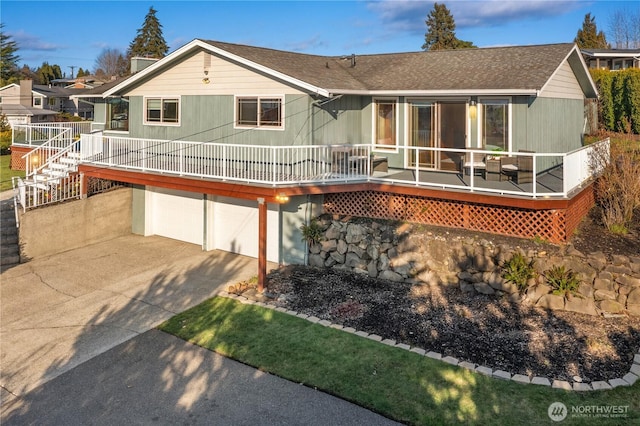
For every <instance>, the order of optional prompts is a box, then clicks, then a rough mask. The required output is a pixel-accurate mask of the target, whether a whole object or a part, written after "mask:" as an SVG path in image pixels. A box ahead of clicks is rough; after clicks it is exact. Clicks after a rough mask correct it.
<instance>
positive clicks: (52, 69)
mask: <svg viewBox="0 0 640 426" xmlns="http://www.w3.org/2000/svg"><path fill="white" fill-rule="evenodd" d="M57 78H62V70H61V69H60V65H49V63H48V62H43V63H42V65H41V66H40V68H38V69H37V70H36V82H37V84H49V83H51V81H53V80H55V79H57Z"/></svg>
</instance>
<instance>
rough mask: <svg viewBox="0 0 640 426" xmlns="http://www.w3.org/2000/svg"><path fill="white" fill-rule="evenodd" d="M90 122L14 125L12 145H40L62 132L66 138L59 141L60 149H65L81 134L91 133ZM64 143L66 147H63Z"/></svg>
mask: <svg viewBox="0 0 640 426" xmlns="http://www.w3.org/2000/svg"><path fill="white" fill-rule="evenodd" d="M91 123H92V122H91V121H68V122H67V121H65V122H59V123H39V124H14V125H13V126H12V130H13V131H12V132H11V143H12V144H13V145H18V146H21V145H26V146H33V145H41V144H43V143H45V142H47V141H49V140H51V139H53V138H55V137H57V136H58V135H59V134H60V133H62V132H63V131H64V133H65V134H66V136H65V137H64V138H60V139H59V143H60V147H65V146H66V145H68V144H69V143H71V142H72V141H73V140H74V139H78V138H79V137H80V135H81V134H83V133H91ZM65 143H66V145H65Z"/></svg>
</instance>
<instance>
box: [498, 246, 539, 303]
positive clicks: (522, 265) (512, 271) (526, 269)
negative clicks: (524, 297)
mask: <svg viewBox="0 0 640 426" xmlns="http://www.w3.org/2000/svg"><path fill="white" fill-rule="evenodd" d="M533 264H534V261H533V260H531V261H528V262H527V259H526V258H525V257H524V255H523V254H522V253H520V252H516V253H514V254H513V255H512V256H511V258H510V259H509V260H506V261H505V262H504V263H503V264H502V278H504V279H505V280H507V281H508V282H511V283H514V284H515V285H516V286H517V287H518V290H519V291H520V293H524V291H525V290H526V289H527V282H528V281H529V279H531V278H535V277H536V271H535V269H534V268H533Z"/></svg>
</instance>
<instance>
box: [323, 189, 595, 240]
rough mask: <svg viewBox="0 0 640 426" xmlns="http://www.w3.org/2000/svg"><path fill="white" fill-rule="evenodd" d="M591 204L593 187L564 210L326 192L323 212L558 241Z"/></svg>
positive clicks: (373, 192)
mask: <svg viewBox="0 0 640 426" xmlns="http://www.w3.org/2000/svg"><path fill="white" fill-rule="evenodd" d="M593 200H594V198H593V189H592V187H588V188H586V189H585V190H584V191H583V192H582V193H581V194H579V195H577V196H576V197H575V198H574V199H573V200H572V201H571V202H570V203H569V207H568V208H563V209H548V210H529V209H521V208H513V207H503V206H494V205H484V204H474V203H467V202H458V201H449V200H443V199H436V198H428V197H417V196H411V195H398V194H390V193H385V192H376V191H362V192H345V193H336V194H326V195H325V202H324V209H325V211H326V212H327V213H330V214H339V215H349V216H358V217H369V218H378V219H393V220H405V221H408V222H413V223H424V224H429V225H438V226H448V227H452V228H464V229H470V230H474V231H482V232H489V233H494V234H501V235H509V236H514V237H521V238H535V237H538V238H542V239H544V240H547V241H549V242H552V243H562V242H565V241H567V239H568V238H569V237H570V236H571V234H572V233H573V231H574V230H575V229H576V228H577V226H578V224H579V223H580V220H581V219H582V218H583V217H584V215H585V214H586V213H587V212H588V211H589V209H590V208H591V206H593V202H594V201H593Z"/></svg>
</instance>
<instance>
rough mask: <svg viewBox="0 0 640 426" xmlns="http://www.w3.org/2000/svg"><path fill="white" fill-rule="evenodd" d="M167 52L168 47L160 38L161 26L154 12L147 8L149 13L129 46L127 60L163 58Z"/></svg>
mask: <svg viewBox="0 0 640 426" xmlns="http://www.w3.org/2000/svg"><path fill="white" fill-rule="evenodd" d="M168 51H169V46H167V42H166V41H165V40H164V37H163V36H162V25H160V21H158V18H157V17H156V10H155V9H154V8H153V6H152V7H150V8H149V13H147V16H146V17H145V18H144V23H143V24H142V28H140V29H139V30H138V33H137V35H136V38H134V39H133V41H132V42H131V44H129V50H128V51H127V58H129V59H131V58H132V57H134V56H141V57H145V58H156V59H161V58H163V57H164V56H165V55H166V54H167V52H168Z"/></svg>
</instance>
